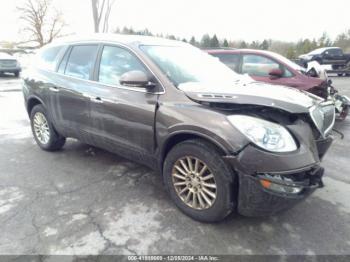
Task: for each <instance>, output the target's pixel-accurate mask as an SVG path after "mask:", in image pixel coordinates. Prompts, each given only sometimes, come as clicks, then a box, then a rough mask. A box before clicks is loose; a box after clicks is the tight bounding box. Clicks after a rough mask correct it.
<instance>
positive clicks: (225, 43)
mask: <svg viewBox="0 0 350 262" xmlns="http://www.w3.org/2000/svg"><path fill="white" fill-rule="evenodd" d="M222 46H223V47H229V44H228V42H227V39H226V38H225V39H224V42H223V44H222Z"/></svg>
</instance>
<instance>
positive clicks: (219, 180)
mask: <svg viewBox="0 0 350 262" xmlns="http://www.w3.org/2000/svg"><path fill="white" fill-rule="evenodd" d="M184 156H193V157H196V158H198V159H200V160H201V161H203V162H204V163H205V164H206V165H207V166H208V168H209V169H210V170H211V172H212V173H213V175H214V178H215V182H216V186H217V189H216V190H217V193H216V194H217V195H216V199H215V202H214V204H213V205H212V206H211V207H210V208H208V209H204V210H196V209H193V208H191V207H189V206H188V205H186V204H185V203H184V202H183V201H182V200H181V199H180V197H179V196H178V195H177V193H176V190H175V188H174V185H173V182H172V175H171V174H172V169H173V166H174V164H175V163H176V161H177V160H178V159H179V158H182V157H184ZM224 173H226V174H224ZM230 173H231V172H230V170H229V168H228V167H227V165H226V164H225V163H224V161H223V160H222V159H221V157H220V155H219V154H218V153H216V152H215V151H213V150H212V149H211V148H207V147H206V146H201V145H200V144H198V143H191V142H184V143H181V144H179V145H177V146H175V147H174V149H172V150H171V151H170V152H169V154H168V155H167V157H166V160H165V163H164V168H163V177H164V183H165V185H166V187H167V190H168V192H169V194H170V196H171V198H172V200H173V201H174V202H175V204H176V205H177V206H178V207H179V208H180V210H181V211H182V212H184V213H185V214H187V215H189V216H190V217H192V218H194V219H196V220H199V221H202V222H217V221H220V220H222V219H223V218H225V217H226V216H227V215H228V214H230V213H231V211H232V209H233V206H234V203H233V199H232V189H233V186H232V185H233V181H230V179H229V178H228V177H227V175H232V176H233V174H230Z"/></svg>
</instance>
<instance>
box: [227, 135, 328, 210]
mask: <svg viewBox="0 0 350 262" xmlns="http://www.w3.org/2000/svg"><path fill="white" fill-rule="evenodd" d="M304 135H305V134H304ZM332 141H333V140H332V137H327V138H326V139H322V140H318V141H315V143H314V146H313V147H311V146H310V145H309V146H303V145H301V146H300V148H299V149H298V151H297V152H294V153H291V154H276V153H271V152H267V151H264V150H262V149H259V148H257V147H255V146H253V145H248V146H247V147H246V148H245V149H243V150H242V151H241V152H240V153H239V154H238V155H236V156H226V157H224V158H225V160H226V161H228V163H230V164H231V166H232V167H233V169H234V170H235V172H236V173H237V174H238V180H239V181H238V203H237V211H238V213H240V214H241V215H245V216H269V215H273V214H276V213H278V212H281V211H284V210H286V209H289V208H291V207H292V206H294V205H295V204H297V203H299V202H300V201H302V200H303V199H305V198H307V197H308V196H309V195H310V194H312V193H313V192H314V191H315V190H316V189H317V188H319V187H323V183H322V176H323V173H324V169H323V168H322V167H320V159H321V158H322V157H323V155H324V154H325V153H326V151H327V150H328V148H329V146H330V145H331V143H332ZM310 148H311V149H312V150H310Z"/></svg>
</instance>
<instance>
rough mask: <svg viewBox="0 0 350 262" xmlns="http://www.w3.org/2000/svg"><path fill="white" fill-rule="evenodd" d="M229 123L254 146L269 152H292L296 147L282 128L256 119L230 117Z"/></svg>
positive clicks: (239, 116)
mask: <svg viewBox="0 0 350 262" xmlns="http://www.w3.org/2000/svg"><path fill="white" fill-rule="evenodd" d="M227 118H228V120H229V121H230V123H231V124H232V125H233V126H234V127H236V128H237V129H238V130H239V131H240V132H241V133H243V134H244V135H245V136H246V137H247V138H248V139H249V140H250V141H252V142H253V143H254V144H255V145H257V146H259V147H261V148H263V149H265V150H268V151H271V152H292V151H295V150H296V149H297V145H296V143H295V141H294V139H293V137H292V135H291V134H290V133H289V131H288V130H287V129H286V128H284V127H283V126H281V125H279V124H276V123H272V122H270V121H266V120H263V119H260V118H257V117H252V116H246V115H231V116H228V117H227Z"/></svg>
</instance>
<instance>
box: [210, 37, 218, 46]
mask: <svg viewBox="0 0 350 262" xmlns="http://www.w3.org/2000/svg"><path fill="white" fill-rule="evenodd" d="M219 46H220V43H219V40H218V38H217V36H216V35H215V34H214V35H213V37H212V38H211V39H210V47H219Z"/></svg>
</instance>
